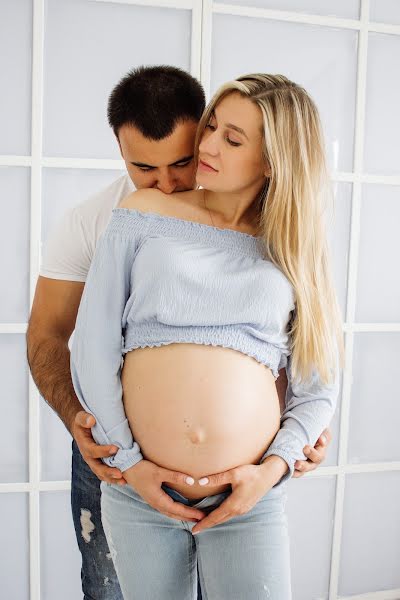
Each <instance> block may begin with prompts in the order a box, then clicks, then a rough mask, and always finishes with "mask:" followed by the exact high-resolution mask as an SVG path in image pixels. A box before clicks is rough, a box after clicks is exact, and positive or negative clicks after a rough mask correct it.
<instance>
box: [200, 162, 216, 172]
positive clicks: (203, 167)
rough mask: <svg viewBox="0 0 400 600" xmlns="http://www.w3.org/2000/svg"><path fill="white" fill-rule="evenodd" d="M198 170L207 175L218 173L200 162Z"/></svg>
mask: <svg viewBox="0 0 400 600" xmlns="http://www.w3.org/2000/svg"><path fill="white" fill-rule="evenodd" d="M199 169H201V170H202V171H208V172H209V173H218V171H217V170H216V169H213V167H210V165H208V164H207V163H204V162H203V161H202V160H200V161H199Z"/></svg>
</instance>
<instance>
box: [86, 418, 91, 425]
mask: <svg viewBox="0 0 400 600" xmlns="http://www.w3.org/2000/svg"><path fill="white" fill-rule="evenodd" d="M89 423H90V417H88V418H87V419H86V425H89Z"/></svg>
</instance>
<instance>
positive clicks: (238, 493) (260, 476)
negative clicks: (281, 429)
mask: <svg viewBox="0 0 400 600" xmlns="http://www.w3.org/2000/svg"><path fill="white" fill-rule="evenodd" d="M288 469H289V467H288V465H287V463H286V462H285V461H284V460H283V458H281V457H280V456H274V455H272V456H268V457H267V458H266V459H265V460H264V462H263V463H262V464H261V465H241V466H240V467H235V468H234V469H230V470H228V471H224V472H222V473H216V474H214V475H209V476H207V479H208V483H206V484H205V485H204V490H205V492H206V490H207V486H208V485H217V484H226V483H230V484H231V486H232V493H231V494H230V495H229V496H228V497H227V498H226V499H225V500H224V501H223V502H222V503H221V504H220V505H219V506H218V508H216V509H215V510H213V511H211V512H210V513H209V514H208V516H206V517H205V518H204V519H202V520H201V521H199V523H197V524H196V525H195V526H194V527H193V529H192V533H193V534H195V533H199V532H200V531H203V530H204V529H207V528H209V527H214V526H215V525H218V524H219V523H224V522H225V521H229V519H232V518H233V517H236V516H237V515H244V514H246V513H247V512H249V510H251V509H252V508H253V507H254V506H255V505H256V504H257V502H258V501H259V500H260V499H261V498H262V497H263V496H265V494H266V493H267V492H268V491H269V490H270V489H271V488H272V487H273V486H274V485H275V484H276V483H278V481H279V480H280V479H281V478H282V476H283V475H285V473H287V471H288Z"/></svg>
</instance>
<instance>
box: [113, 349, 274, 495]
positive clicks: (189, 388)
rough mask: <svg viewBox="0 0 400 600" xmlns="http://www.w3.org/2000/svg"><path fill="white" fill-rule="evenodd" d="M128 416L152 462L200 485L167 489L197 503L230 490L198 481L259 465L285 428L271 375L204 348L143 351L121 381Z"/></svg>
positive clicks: (127, 363)
mask: <svg viewBox="0 0 400 600" xmlns="http://www.w3.org/2000/svg"><path fill="white" fill-rule="evenodd" d="M121 382H122V388H123V399H124V405H125V412H126V415H127V418H128V421H129V424H130V427H131V430H132V433H133V437H134V438H135V440H136V441H137V442H138V444H139V446H140V448H141V452H142V454H143V456H144V458H145V459H147V460H150V461H152V462H154V463H156V464H157V465H159V466H161V467H165V468H167V469H172V470H174V471H181V472H183V473H186V474H187V475H191V476H192V477H193V478H194V479H195V483H194V485H192V486H190V485H186V484H185V485H181V484H174V483H171V482H166V483H167V485H169V486H170V487H172V488H173V489H175V490H177V491H178V492H180V493H181V494H183V495H184V496H186V497H187V498H190V499H197V498H203V497H204V496H206V495H211V494H218V493H220V492H222V491H225V490H227V489H230V484H222V485H218V486H207V488H204V487H202V486H200V485H199V484H198V483H197V480H198V479H200V478H201V477H204V476H206V475H210V474H213V473H219V472H222V471H226V470H228V469H232V468H234V467H237V466H239V465H245V464H258V462H259V460H260V458H261V456H262V455H263V454H264V452H265V451H266V449H267V448H268V446H269V445H270V443H271V442H272V440H273V438H274V437H275V435H276V433H277V431H278V430H279V427H280V406H279V398H278V394H277V390H276V385H275V380H274V377H273V375H272V372H271V370H270V369H269V368H268V367H266V366H265V365H263V364H261V363H259V362H257V361H256V360H255V359H254V358H252V357H250V356H247V355H245V354H243V353H241V352H238V351H236V350H231V349H229V348H223V347H220V346H206V345H201V344H184V343H179V344H168V345H166V346H160V347H154V348H137V349H135V350H132V351H130V352H128V353H127V354H126V356H125V360H124V365H123V369H122V376H121Z"/></svg>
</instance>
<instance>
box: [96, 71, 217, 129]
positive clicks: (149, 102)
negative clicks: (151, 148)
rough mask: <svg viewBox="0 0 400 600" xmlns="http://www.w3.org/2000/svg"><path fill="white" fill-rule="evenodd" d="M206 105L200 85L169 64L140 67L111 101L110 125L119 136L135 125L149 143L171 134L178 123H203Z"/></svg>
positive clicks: (122, 84)
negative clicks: (201, 120)
mask: <svg viewBox="0 0 400 600" xmlns="http://www.w3.org/2000/svg"><path fill="white" fill-rule="evenodd" d="M205 104H206V99H205V94H204V90H203V87H202V85H201V83H200V82H199V81H198V80H197V79H195V78H194V77H192V75H190V74H189V73H187V72H186V71H183V70H182V69H178V68H177V67H172V66H170V65H160V66H150V67H147V66H141V67H138V68H137V69H134V70H132V71H129V73H128V74H127V75H125V77H123V78H122V79H121V81H120V82H119V83H118V84H117V85H116V86H115V88H114V89H113V91H112V92H111V94H110V97H109V100H108V110H107V116H108V122H109V124H110V127H112V129H113V131H114V133H115V135H116V137H117V138H118V131H119V129H120V127H122V126H123V125H133V126H135V127H137V129H139V131H140V132H141V133H142V134H143V135H144V136H145V137H146V138H148V139H150V140H161V139H163V138H165V137H168V136H169V135H171V133H172V132H173V131H174V129H175V127H176V126H177V124H178V123H182V122H185V121H190V120H192V121H196V122H198V121H199V120H200V117H201V115H202V113H203V111H204V108H205Z"/></svg>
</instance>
